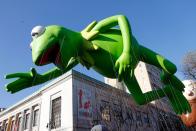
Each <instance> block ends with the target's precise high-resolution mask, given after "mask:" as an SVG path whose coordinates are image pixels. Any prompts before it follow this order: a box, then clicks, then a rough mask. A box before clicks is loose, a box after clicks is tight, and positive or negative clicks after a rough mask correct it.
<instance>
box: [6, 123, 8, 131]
mask: <svg viewBox="0 0 196 131" xmlns="http://www.w3.org/2000/svg"><path fill="white" fill-rule="evenodd" d="M7 127H8V123H7V122H6V123H5V131H6V130H7Z"/></svg>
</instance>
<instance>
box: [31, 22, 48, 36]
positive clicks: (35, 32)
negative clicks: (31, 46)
mask: <svg viewBox="0 0 196 131" xmlns="http://www.w3.org/2000/svg"><path fill="white" fill-rule="evenodd" d="M45 30H46V28H45V27H43V26H40V25H38V26H35V27H34V28H33V29H32V31H31V36H32V38H37V37H39V36H40V35H42V34H43V33H44V31H45Z"/></svg>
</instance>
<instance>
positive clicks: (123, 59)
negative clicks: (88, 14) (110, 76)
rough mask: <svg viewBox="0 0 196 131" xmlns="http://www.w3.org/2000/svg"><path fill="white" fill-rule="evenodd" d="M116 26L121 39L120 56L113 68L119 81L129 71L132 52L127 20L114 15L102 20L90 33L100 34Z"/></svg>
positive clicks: (121, 16) (129, 28)
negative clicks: (97, 32) (115, 69)
mask: <svg viewBox="0 0 196 131" xmlns="http://www.w3.org/2000/svg"><path fill="white" fill-rule="evenodd" d="M117 25H119V28H120V30H121V34H122V38H123V49H122V54H121V56H120V57H119V58H118V60H117V61H116V63H115V67H116V68H117V69H118V75H119V76H118V77H119V80H121V79H122V76H124V75H125V74H126V73H127V72H129V70H130V64H131V51H132V49H131V48H132V44H133V43H132V42H131V41H132V40H131V39H132V33H131V27H130V24H129V22H128V20H127V18H126V17H125V16H123V15H116V16H112V17H109V18H106V19H103V20H101V21H99V22H98V23H97V24H96V25H95V26H94V28H92V31H99V32H100V33H101V32H104V31H106V30H108V29H110V28H112V27H114V26H117Z"/></svg>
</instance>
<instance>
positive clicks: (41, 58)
mask: <svg viewBox="0 0 196 131" xmlns="http://www.w3.org/2000/svg"><path fill="white" fill-rule="evenodd" d="M115 26H118V27H119V28H116V29H114V28H113V27H115ZM31 35H32V38H33V40H32V42H31V44H30V46H31V49H32V58H33V62H34V63H35V64H36V65H38V66H42V65H46V64H49V63H54V65H55V66H56V67H55V68H53V69H51V70H49V71H48V72H46V73H44V74H39V73H37V72H36V70H35V69H34V68H32V69H31V71H30V72H28V73H14V74H8V75H6V76H5V77H6V78H7V79H10V78H18V79H17V80H15V81H13V82H11V83H9V84H8V85H6V89H7V91H9V92H11V93H15V92H17V91H19V90H22V89H24V88H27V87H31V86H34V85H38V84H41V83H44V82H46V81H48V80H51V79H53V78H56V77H58V76H60V75H62V73H65V72H67V71H68V70H70V69H72V68H73V67H74V66H76V65H77V64H79V63H80V64H82V65H83V66H85V67H86V68H87V69H89V68H93V69H94V70H95V71H97V72H98V73H100V74H102V75H103V76H105V77H109V78H118V79H119V81H124V83H125V84H126V86H127V88H128V89H129V91H130V93H131V95H132V96H133V98H134V99H135V101H136V103H138V104H139V105H143V104H147V103H149V102H151V101H153V100H156V99H159V98H162V97H165V96H166V97H168V99H169V101H170V103H171V105H172V107H173V109H174V111H175V112H176V113H177V114H182V113H187V112H191V108H190V105H189V104H188V101H187V100H186V98H185V97H184V96H183V94H182V91H183V90H184V85H183V84H182V83H181V81H180V80H179V79H178V78H177V77H175V76H174V73H175V72H176V71H177V69H176V66H175V65H174V64H173V63H171V62H170V61H169V60H167V59H165V58H164V57H163V56H161V55H159V54H157V53H155V52H154V51H152V50H150V49H148V48H146V47H144V46H142V45H140V44H139V43H138V41H137V40H136V39H135V37H134V36H133V35H132V32H131V27H130V24H129V22H128V20H127V18H126V17H125V16H123V15H116V16H111V17H108V18H106V19H103V20H101V21H99V22H96V21H93V22H92V23H91V24H89V25H88V26H87V27H86V28H85V29H84V30H83V31H81V32H75V31H72V30H69V29H67V28H64V27H62V26H57V25H51V26H47V27H42V26H36V27H34V28H33V30H32V32H31ZM139 61H143V62H145V63H148V64H151V65H154V66H156V67H158V68H160V69H162V74H161V76H160V77H161V80H162V82H163V83H164V87H163V88H162V89H157V90H153V91H149V92H146V93H143V92H142V90H141V89H140V86H139V84H138V82H137V80H136V77H135V75H134V69H135V68H136V66H137V64H138V62H139Z"/></svg>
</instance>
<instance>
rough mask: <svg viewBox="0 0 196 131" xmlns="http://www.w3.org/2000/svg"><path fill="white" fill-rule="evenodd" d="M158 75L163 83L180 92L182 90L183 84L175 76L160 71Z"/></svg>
mask: <svg viewBox="0 0 196 131" xmlns="http://www.w3.org/2000/svg"><path fill="white" fill-rule="evenodd" d="M160 77H161V81H162V82H163V83H164V85H171V86H173V88H176V89H177V90H179V91H181V92H182V91H184V88H185V86H184V84H183V83H182V82H181V81H180V80H179V79H178V78H177V77H176V76H174V75H172V74H168V73H166V72H164V71H162V72H161V74H160Z"/></svg>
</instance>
